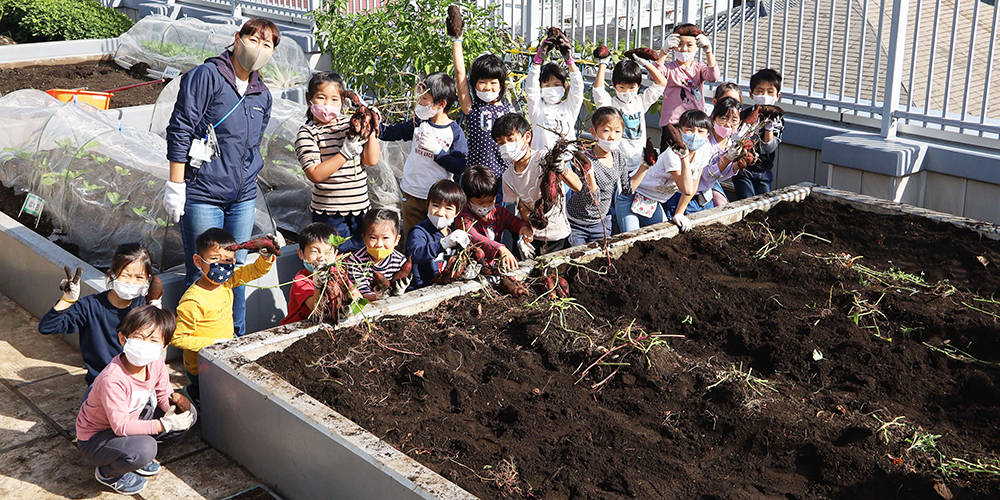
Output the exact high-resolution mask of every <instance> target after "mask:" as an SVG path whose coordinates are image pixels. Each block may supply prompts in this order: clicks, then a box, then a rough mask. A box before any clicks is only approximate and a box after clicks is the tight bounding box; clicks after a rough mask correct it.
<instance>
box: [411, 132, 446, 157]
mask: <svg viewBox="0 0 1000 500" xmlns="http://www.w3.org/2000/svg"><path fill="white" fill-rule="evenodd" d="M417 145H418V146H420V148H421V149H424V150H426V151H428V152H430V154H432V155H435V156H437V154H438V153H440V152H441V150H442V149H444V148H442V147H441V143H439V142H438V141H437V138H436V137H434V134H429V133H427V132H421V133H420V139H418V140H417Z"/></svg>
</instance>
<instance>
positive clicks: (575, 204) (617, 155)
mask: <svg viewBox="0 0 1000 500" xmlns="http://www.w3.org/2000/svg"><path fill="white" fill-rule="evenodd" d="M590 121H591V128H590V133H591V134H592V135H593V136H594V137H595V138H596V139H597V144H596V145H594V147H593V148H592V149H591V151H588V152H587V156H588V157H589V158H590V163H591V168H590V172H588V173H587V176H586V182H587V186H588V188H589V191H588V190H581V191H579V192H575V193H572V194H571V195H570V197H569V200H568V201H567V202H566V213H567V215H568V217H569V225H570V227H571V228H572V230H573V233H572V235H571V236H570V246H577V245H583V244H585V243H590V242H591V241H599V240H601V239H604V238H605V237H607V236H609V235H610V234H611V215H610V213H609V211H610V209H611V199H612V197H613V196H614V194H615V193H616V192H617V193H621V194H623V195H625V196H628V197H631V195H632V190H633V189H635V187H636V186H638V185H639V182H641V181H642V179H643V177H644V176H645V175H646V171H647V170H649V165H646V164H642V165H640V166H639V168H638V169H637V170H636V171H635V173H634V174H632V175H631V176H629V173H628V169H627V168H626V167H625V156H624V155H623V154H622V153H621V152H620V151H619V147H620V144H621V139H622V134H623V132H624V130H625V118H624V117H623V116H622V112H621V111H619V110H618V109H617V108H612V107H611V106H605V107H602V108H597V110H595V111H594V114H593V116H591V118H590Z"/></svg>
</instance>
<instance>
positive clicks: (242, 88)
mask: <svg viewBox="0 0 1000 500" xmlns="http://www.w3.org/2000/svg"><path fill="white" fill-rule="evenodd" d="M249 86H250V82H249V81H248V80H240V79H239V78H237V79H236V92H239V94H240V95H243V94H246V93H247V87H249Z"/></svg>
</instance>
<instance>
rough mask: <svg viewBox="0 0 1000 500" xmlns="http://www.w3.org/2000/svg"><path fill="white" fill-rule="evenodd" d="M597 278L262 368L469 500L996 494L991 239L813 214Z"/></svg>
mask: <svg viewBox="0 0 1000 500" xmlns="http://www.w3.org/2000/svg"><path fill="white" fill-rule="evenodd" d="M602 264H603V265H606V264H607V261H605V260H603V259H596V260H594V261H592V262H591V263H590V264H589V266H590V267H591V268H593V269H594V270H587V269H584V268H582V267H577V266H571V267H568V268H566V269H564V271H565V274H566V276H567V277H568V278H569V282H570V289H571V291H572V295H573V297H574V298H575V302H574V301H556V302H551V301H549V300H548V299H545V298H543V299H536V298H535V297H534V296H530V297H526V298H521V299H513V298H510V297H500V296H497V295H495V294H490V293H479V294H476V295H474V296H466V297H462V298H459V299H455V300H452V301H449V302H446V303H445V304H442V305H441V306H439V307H438V308H436V309H434V310H432V311H430V312H427V313H423V314H421V315H418V316H412V317H410V318H406V319H403V318H392V317H390V318H385V319H383V320H376V321H373V322H371V323H366V324H362V325H361V326H359V327H352V328H349V329H342V330H335V331H334V330H330V331H324V330H323V329H321V330H320V331H318V332H317V333H314V334H312V335H310V336H308V337H306V338H303V339H302V340H299V341H298V342H296V343H295V344H293V345H291V346H290V347H288V348H286V349H284V350H283V351H282V352H273V353H271V354H268V355H266V356H264V357H263V358H260V359H259V360H257V363H258V364H260V365H261V366H263V367H264V368H266V369H268V370H270V371H273V372H275V373H277V374H279V375H281V376H283V377H284V378H285V379H286V380H288V381H289V382H291V383H292V384H293V385H295V386H296V387H298V388H300V389H301V390H303V391H305V392H306V393H307V394H309V395H311V396H313V397H314V398H316V399H317V400H319V401H320V402H323V403H325V404H327V405H329V406H330V407H332V408H334V409H336V411H337V412H339V413H341V414H343V415H344V416H346V417H347V418H349V419H351V420H352V421H354V422H356V423H358V424H359V425H361V426H363V427H365V428H366V429H368V430H369V431H371V432H372V433H373V434H375V435H376V436H378V437H380V438H382V439H383V440H385V441H386V442H388V443H389V444H391V445H392V446H394V447H396V448H398V449H399V450H401V451H402V452H404V453H406V454H407V455H408V456H410V457H412V458H414V459H416V460H418V461H420V462H421V463H423V464H425V465H427V466H428V467H430V468H431V469H433V470H435V471H437V472H438V473H440V474H441V475H442V476H444V477H446V478H448V479H450V480H452V481H453V482H455V483H457V484H458V485H460V486H461V487H463V488H464V489H466V490H468V491H469V492H472V493H473V494H475V495H477V496H479V497H480V498H500V497H503V496H507V497H519V496H532V497H534V498H705V499H708V498H720V499H721V498H733V499H736V498H845V499H846V498H852V499H853V498H862V499H867V498H871V499H883V498H909V499H922V498H927V499H937V498H942V497H947V494H949V492H950V493H951V494H954V495H955V498H997V496H998V495H1000V480H998V478H997V475H996V474H998V473H1000V469H998V468H997V466H998V462H996V461H995V460H996V455H995V450H996V449H997V447H998V444H1000V433H998V431H997V429H996V425H995V422H996V420H995V414H996V406H997V405H998V404H1000V388H998V386H997V383H998V376H1000V369H998V366H997V365H996V363H997V362H1000V340H998V336H997V333H998V323H997V319H998V318H1000V316H998V314H1000V304H998V303H996V302H994V301H993V300H992V295H991V294H992V293H993V292H995V291H996V290H997V289H998V286H1000V272H998V271H997V269H996V267H997V265H998V264H1000V252H998V251H997V249H996V242H995V241H994V240H991V239H986V238H983V237H982V236H980V233H977V232H973V231H971V230H967V229H963V228H958V227H956V226H954V225H951V224H946V223H941V222H935V221H931V220H928V219H926V218H922V217H916V216H912V215H878V214H873V213H869V212H863V211H858V210H855V209H853V208H850V207H848V206H847V205H842V204H836V203H830V202H824V201H817V200H815V199H807V200H806V201H804V202H801V203H782V204H779V205H778V206H777V207H775V208H772V209H771V211H770V212H767V213H763V212H754V213H752V214H750V215H748V216H747V217H746V219H744V220H743V221H741V222H737V223H735V224H733V225H731V226H727V227H723V226H709V227H705V228H699V229H697V230H695V231H694V232H692V233H691V234H686V235H683V236H680V237H677V238H673V239H669V240H660V241H653V242H638V243H635V244H634V245H633V246H632V248H631V249H630V250H629V251H628V252H627V253H625V254H624V255H623V256H621V257H620V258H618V259H617V260H615V261H613V267H612V268H611V269H610V270H606V269H601V268H600V266H602ZM563 267H566V266H563ZM537 294H538V290H536V292H535V293H533V294H532V295H537ZM647 332H648V333H647ZM654 332H655V334H654ZM656 335H677V336H678V337H666V336H656ZM616 346H625V347H618V348H617V349H615V347H616ZM608 350H612V353H611V354H610V355H608V356H605V357H604V358H601V357H602V356H603V355H604V354H605V353H607V352H608ZM643 351H646V353H644V352H643ZM417 354H419V355H417ZM598 359H601V361H602V363H599V364H596V365H594V366H591V365H593V364H594V362H595V361H597V360H598ZM975 470H981V471H985V472H975ZM942 480H943V482H942ZM945 489H947V490H948V491H945Z"/></svg>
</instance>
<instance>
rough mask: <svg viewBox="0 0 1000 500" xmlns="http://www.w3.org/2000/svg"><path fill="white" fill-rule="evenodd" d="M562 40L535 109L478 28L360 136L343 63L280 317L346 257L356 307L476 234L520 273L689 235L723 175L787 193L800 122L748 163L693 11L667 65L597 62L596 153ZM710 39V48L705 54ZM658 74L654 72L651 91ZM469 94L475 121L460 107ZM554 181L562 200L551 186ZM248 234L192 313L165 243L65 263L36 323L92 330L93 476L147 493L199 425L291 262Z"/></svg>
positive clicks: (321, 125)
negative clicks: (248, 294) (627, 240)
mask: <svg viewBox="0 0 1000 500" xmlns="http://www.w3.org/2000/svg"><path fill="white" fill-rule="evenodd" d="M563 42H566V43H568V40H563ZM551 45H552V44H545V43H542V44H540V47H539V50H538V52H537V54H536V55H535V57H534V58H533V60H532V64H531V67H530V69H529V71H528V78H527V81H526V83H525V89H524V90H525V96H526V100H527V109H526V110H525V113H523V114H522V113H518V112H515V111H514V109H513V107H512V106H511V104H510V103H509V102H508V101H507V100H506V98H505V94H506V84H507V69H506V67H505V65H504V63H503V61H502V60H501V59H500V57H498V56H496V55H494V54H484V55H482V56H479V57H477V58H476V59H475V61H474V62H473V63H472V66H471V67H470V69H469V71H468V73H466V69H465V63H464V55H463V51H462V41H461V38H455V39H453V40H452V49H453V57H454V67H455V76H454V78H452V77H451V76H449V75H447V74H445V73H442V72H438V73H432V74H430V75H428V76H427V77H426V78H424V79H423V81H422V82H421V83H420V85H419V86H418V93H419V96H418V97H417V100H416V107H415V109H414V110H413V113H414V115H415V119H413V120H411V121H407V122H405V123H401V124H397V125H389V126H384V125H383V126H381V127H380V128H379V129H378V130H374V131H373V132H372V134H371V135H370V136H369V137H360V136H353V135H352V134H350V133H349V127H350V117H349V116H347V115H346V114H344V113H343V105H344V101H345V97H346V88H345V85H344V82H343V79H342V78H341V77H340V76H339V75H338V74H337V73H334V72H322V73H318V74H316V75H314V76H313V78H312V79H311V80H310V82H309V85H308V91H307V98H308V99H309V101H310V107H309V109H308V111H307V113H306V123H305V124H304V125H302V127H301V129H300V131H299V134H298V136H297V139H296V141H295V150H296V154H297V156H298V159H299V161H300V163H301V166H302V168H303V170H304V172H305V175H306V177H307V178H308V179H309V180H310V181H311V182H313V188H312V192H311V207H310V208H311V212H312V220H313V223H312V224H310V225H308V226H307V227H305V228H302V229H301V231H299V242H298V243H299V250H298V252H299V258H300V259H301V260H302V264H303V269H302V270H301V271H299V273H298V274H296V276H295V279H294V282H293V285H292V287H291V292H290V294H289V300H288V315H287V316H286V317H285V319H284V320H283V321H282V324H286V323H292V322H297V321H302V320H304V319H306V318H308V317H310V316H311V315H312V314H313V313H314V310H316V308H317V307H318V306H319V305H320V304H321V303H323V301H324V300H326V299H325V297H324V296H323V293H324V287H323V286H320V283H319V282H318V281H317V280H316V277H317V276H318V275H319V274H320V273H318V272H317V270H319V269H323V268H328V267H329V266H330V265H331V264H332V263H334V261H335V260H337V261H338V262H340V261H342V262H344V266H345V268H346V270H347V274H348V276H349V281H350V287H349V294H350V297H349V300H350V301H356V300H360V299H367V300H377V299H379V298H380V297H381V295H380V294H381V293H384V291H382V292H379V291H378V290H376V283H375V281H376V280H375V277H376V276H377V275H376V272H378V273H380V274H381V276H392V275H394V274H396V273H397V271H398V270H399V269H400V268H402V267H403V266H404V262H405V261H406V260H407V259H410V260H411V261H412V264H413V273H412V276H410V277H403V278H402V279H395V280H393V282H392V286H391V290H389V293H392V294H394V295H399V294H402V293H404V292H406V291H407V290H414V289H418V288H421V287H425V286H428V285H430V284H431V283H432V282H434V281H435V279H436V278H437V277H438V276H439V273H441V272H442V269H444V268H445V267H446V266H447V262H448V259H449V258H452V257H454V256H455V255H456V254H457V253H459V252H462V251H463V250H465V249H468V248H471V247H474V248H476V249H477V250H481V252H478V253H479V255H480V258H481V261H482V262H480V264H482V265H488V266H495V267H497V268H499V269H501V270H502V269H511V268H515V267H516V266H517V263H518V261H519V260H520V259H524V258H532V257H533V256H535V255H540V254H544V253H547V252H552V251H557V250H561V249H564V248H567V247H570V246H575V245H580V244H584V243H587V242H592V241H597V240H601V239H603V238H605V237H606V236H608V235H610V234H612V232H613V231H629V230H633V229H637V228H639V227H642V226H646V225H649V224H655V223H658V222H662V221H665V220H672V221H673V222H674V223H675V224H676V225H677V226H678V227H679V228H680V229H681V230H687V229H689V228H690V225H691V223H690V221H689V220H688V219H687V218H686V217H685V215H686V214H689V213H692V212H694V211H698V210H704V209H707V208H711V207H713V206H720V205H723V204H725V203H727V202H728V200H727V198H726V195H725V193H724V192H723V190H722V187H721V184H720V181H722V180H725V179H729V178H732V179H733V180H732V182H733V186H734V189H735V191H736V194H737V196H739V197H747V196H753V195H755V194H761V193H763V192H767V191H768V190H769V189H770V182H771V180H772V174H771V169H772V168H773V163H774V153H775V150H776V149H777V146H778V143H779V142H780V140H781V131H782V128H783V124H782V122H781V120H780V118H779V119H777V120H773V121H770V122H768V123H766V124H765V125H764V126H763V127H762V128H761V130H760V132H759V137H756V140H757V142H758V144H759V145H760V146H759V147H760V151H759V161H758V162H757V163H756V164H753V165H749V166H746V167H745V168H742V169H740V168H737V167H736V166H735V165H736V162H735V160H736V159H737V158H739V157H740V154H741V153H742V151H741V148H742V147H743V146H742V144H741V143H739V141H735V140H732V136H733V134H734V132H735V131H736V130H737V128H738V127H739V125H740V123H741V118H740V116H741V111H742V110H743V103H742V93H741V91H740V88H739V86H737V85H735V84H733V83H721V84H719V85H718V86H717V88H716V91H715V96H714V98H713V99H712V103H713V108H712V111H711V114H706V113H705V100H704V98H703V95H702V88H703V83H704V82H717V81H718V79H719V70H718V68H717V66H716V60H715V57H714V55H713V52H712V47H711V43H710V40H709V39H708V37H707V36H705V35H704V34H701V32H700V31H699V30H698V29H697V28H696V27H694V26H693V25H689V24H685V25H679V26H677V27H676V28H675V29H674V32H673V34H671V35H670V36H669V37H667V39H666V44H665V46H664V47H663V48H662V49H661V50H660V51H659V53H658V54H657V55H658V57H657V59H656V60H646V59H643V58H641V57H639V56H638V55H632V56H631V57H629V58H626V59H623V60H621V61H618V63H617V64H614V65H613V67H612V64H611V60H610V58H603V59H600V60H598V61H597V63H598V71H597V75H596V79H595V82H594V85H593V99H594V104H595V105H596V110H595V111H594V112H593V114H592V116H591V118H590V127H589V130H588V133H589V136H590V137H591V138H592V139H593V145H592V146H590V147H588V148H584V147H583V146H582V145H580V144H579V143H573V144H571V145H570V146H568V147H567V146H566V144H565V142H564V141H560V139H569V140H576V139H577V138H578V131H577V121H578V116H579V113H580V109H581V107H582V105H583V101H584V88H583V86H584V84H583V77H582V75H581V73H580V70H579V68H578V67H577V65H576V61H574V59H573V56H572V52H571V51H569V52H568V53H567V52H566V51H563V59H564V63H565V67H566V69H568V74H567V71H566V70H564V69H563V66H561V65H559V64H558V63H552V62H549V63H546V58H547V55H548V54H547V53H546V51H545V49H544V47H548V46H551ZM699 51H703V52H704V53H705V62H701V61H697V60H695V58H696V55H697V53H698V52H699ZM649 53H651V51H650V52H646V53H645V54H649ZM671 57H672V59H671ZM668 59H670V60H669V61H668ZM609 68H610V69H611V72H612V74H611V89H608V88H607V85H606V82H605V76H606V72H607V71H608V69H609ZM644 74H645V75H646V76H648V78H649V80H650V82H651V85H650V86H648V87H647V88H646V89H645V90H641V85H642V81H643V76H644ZM780 89H781V76H780V75H779V74H778V73H777V72H776V71H774V70H770V69H764V70H760V71H758V72H757V73H755V74H754V75H753V77H752V78H751V80H750V92H751V95H752V96H753V100H754V104H760V105H773V104H774V103H775V102H776V101H777V99H779V98H780ZM611 90H613V94H612V92H611ZM661 97H662V99H663V105H662V111H661V113H660V126H661V127H662V128H663V129H664V133H663V139H662V140H661V141H660V150H661V152H660V154H659V155H658V157H657V158H656V159H655V161H652V160H651V159H650V156H649V155H648V151H644V149H646V148H645V146H646V143H647V137H646V136H647V131H646V114H647V113H648V111H649V109H650V107H651V106H652V105H653V104H654V103H656V102H657V101H658V100H660V98H661ZM456 102H457V103H458V104H459V106H460V107H461V111H462V116H463V117H464V118H463V125H464V126H460V125H459V124H458V123H457V122H455V121H453V120H452V119H451V117H450V116H449V112H450V110H451V108H452V106H453V105H454V104H455V103H456ZM372 139H375V140H372ZM380 140H382V141H400V140H405V141H412V149H411V151H410V154H409V155H408V156H407V158H406V162H405V165H404V167H403V175H402V182H401V191H402V206H401V210H400V212H396V211H393V210H387V209H373V208H372V207H371V205H370V204H369V198H368V182H367V175H366V170H365V167H366V166H373V165H375V164H376V163H377V162H378V161H379V158H380V148H379V143H380ZM557 147H562V148H564V149H565V151H564V152H563V153H561V154H559V155H558V159H557V161H552V159H551V158H547V155H549V153H550V151H552V150H553V148H557ZM574 148H578V149H579V150H580V151H582V152H583V153H584V154H585V155H586V158H587V159H588V160H589V163H590V165H591V167H590V168H589V169H585V168H580V167H581V166H582V165H581V162H580V159H579V156H578V155H575V154H574V152H576V151H574ZM546 169H548V170H546ZM547 172H548V174H550V175H552V174H554V175H555V182H556V184H557V186H556V187H555V188H553V186H552V185H551V184H550V185H544V184H545V183H544V182H543V179H544V178H545V175H546V173H547ZM543 190H553V191H554V194H552V193H549V195H548V197H545V196H543ZM553 197H554V198H555V201H554V202H553V200H552V198H553ZM543 203H544V205H540V204H543ZM539 219H544V221H541V222H540V221H539ZM505 234H507V235H508V236H506V237H505ZM237 243H238V242H236V241H235V240H234V238H233V236H232V235H231V234H229V233H228V232H226V231H225V230H223V229H219V228H213V229H210V230H208V231H206V232H204V233H203V234H201V235H200V236H199V237H198V239H197V253H196V255H194V256H193V263H194V265H195V266H197V267H198V268H199V269H200V270H201V271H202V275H201V277H200V279H198V280H197V281H196V282H195V283H194V284H193V285H191V286H190V287H189V288H188V290H187V291H186V292H185V293H184V295H183V297H182V298H181V300H180V303H179V305H178V307H177V312H176V317H175V316H174V314H172V313H170V312H169V311H163V310H161V309H160V308H159V303H158V300H155V299H158V298H159V295H158V293H161V292H155V291H152V290H150V288H151V286H150V285H151V284H154V283H158V281H157V280H156V279H155V277H154V276H153V272H152V266H151V260H150V256H149V253H148V252H147V251H146V250H145V249H144V248H142V247H141V246H140V245H138V244H126V245H122V246H120V247H119V248H118V250H117V251H116V253H115V255H114V257H113V259H112V263H111V267H110V269H109V270H108V272H107V277H108V280H109V282H108V285H109V288H110V289H109V290H108V291H106V292H102V293H98V294H94V295H90V296H87V297H83V298H80V297H79V294H80V274H79V272H78V273H77V274H76V276H72V275H70V273H69V271H68V269H67V277H66V279H65V280H63V282H62V283H61V284H60V289H61V290H62V291H63V296H62V298H61V299H60V300H59V301H58V302H57V303H56V304H55V305H54V307H53V308H52V310H51V311H50V312H49V313H48V314H46V315H45V316H44V317H43V318H42V320H41V322H40V323H39V331H40V332H41V333H73V332H77V331H78V332H79V333H80V337H81V338H80V343H81V352H82V354H83V359H84V364H85V365H86V367H87V376H86V380H87V383H88V384H89V386H90V387H89V388H88V390H87V393H86V395H85V397H84V401H83V403H82V405H81V409H80V413H79V416H78V418H77V423H76V429H77V439H78V445H79V448H80V449H81V451H82V452H83V454H84V456H85V457H86V458H87V459H88V460H89V461H90V462H91V463H93V464H94V465H95V466H96V469H95V477H96V479H97V480H98V481H100V482H101V483H102V484H105V485H108V486H109V487H111V488H112V489H114V490H115V491H118V492H120V493H125V494H134V493H137V492H139V491H141V490H142V488H143V486H144V485H145V481H146V479H145V477H146V476H150V475H153V474H156V473H157V472H158V470H159V464H158V463H157V462H156V460H155V455H156V446H157V443H158V442H161V441H162V440H164V439H167V438H169V437H172V436H174V435H177V434H179V433H180V432H183V431H185V430H186V429H188V428H190V427H191V426H192V425H194V423H195V421H196V418H197V411H196V408H197V404H198V402H199V400H200V390H199V383H198V362H197V352H198V350H200V349H201V348H204V347H206V346H209V345H212V344H213V343H215V342H217V341H219V340H224V339H231V338H233V330H234V329H233V314H232V304H233V292H232V289H233V288H234V287H236V286H239V285H242V284H245V283H247V282H250V281H252V280H254V279H257V278H259V277H262V276H264V275H265V274H267V273H268V272H269V271H270V269H271V267H272V265H273V263H274V255H272V253H271V252H268V251H267V250H266V249H264V250H261V254H260V257H259V258H258V259H257V261H256V262H254V263H253V264H250V265H247V266H243V267H241V268H238V269H237V268H235V254H234V251H232V250H230V249H229V247H231V246H232V245H234V244H237ZM338 255H340V257H338ZM152 288H160V287H157V286H153V287H152ZM147 301H148V302H147ZM167 345H174V346H176V347H178V348H181V349H183V351H184V354H183V357H184V370H185V372H186V374H187V376H188V379H189V381H190V383H189V385H188V386H187V387H185V389H184V390H183V391H182V392H181V393H178V392H174V391H173V390H172V389H171V386H170V384H169V380H168V377H167V370H166V367H165V365H164V362H163V357H162V355H163V352H164V351H165V349H166V346H167ZM192 402H193V403H194V404H192Z"/></svg>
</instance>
